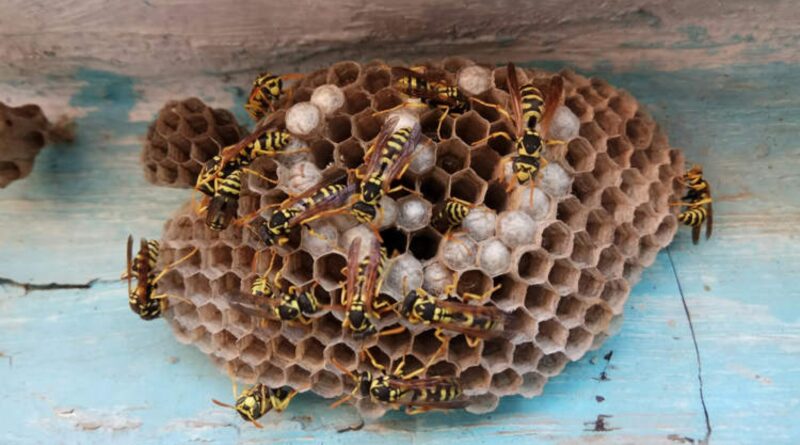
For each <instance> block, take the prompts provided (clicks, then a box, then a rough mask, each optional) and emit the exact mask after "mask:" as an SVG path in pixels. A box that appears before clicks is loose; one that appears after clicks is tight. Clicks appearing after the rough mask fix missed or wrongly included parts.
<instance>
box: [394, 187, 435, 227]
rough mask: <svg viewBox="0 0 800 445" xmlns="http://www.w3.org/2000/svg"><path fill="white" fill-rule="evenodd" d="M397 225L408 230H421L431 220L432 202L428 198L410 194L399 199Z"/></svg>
mask: <svg viewBox="0 0 800 445" xmlns="http://www.w3.org/2000/svg"><path fill="white" fill-rule="evenodd" d="M397 207H398V215H397V226H398V227H399V228H400V229H403V230H405V231H407V232H413V231H415V230H420V229H422V228H423V227H425V226H427V225H428V224H429V223H430V220H431V204H430V202H428V201H427V200H425V199H423V198H421V197H418V196H415V195H409V196H405V197H403V198H400V199H399V200H398V201H397Z"/></svg>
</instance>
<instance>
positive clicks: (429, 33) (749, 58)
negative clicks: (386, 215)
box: [0, 0, 800, 444]
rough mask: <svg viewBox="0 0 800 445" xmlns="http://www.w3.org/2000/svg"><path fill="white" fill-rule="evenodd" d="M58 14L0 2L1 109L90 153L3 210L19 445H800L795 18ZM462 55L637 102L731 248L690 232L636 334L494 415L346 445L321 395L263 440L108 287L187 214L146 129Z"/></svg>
mask: <svg viewBox="0 0 800 445" xmlns="http://www.w3.org/2000/svg"><path fill="white" fill-rule="evenodd" d="M51 3H55V2H44V1H31V2H23V1H21V0H12V1H8V2H4V3H3V4H0V58H1V59H2V60H3V62H4V64H3V66H2V67H0V100H1V101H4V102H6V103H10V104H12V105H19V104H22V103H27V102H31V101H35V102H38V103H40V104H41V105H42V106H43V107H44V108H45V110H46V111H47V112H48V113H49V115H50V116H51V117H57V116H58V115H60V114H67V115H69V116H71V117H74V118H75V119H76V121H77V124H78V139H77V141H76V143H74V144H72V145H61V146H55V147H52V148H48V149H45V150H44V151H43V152H42V153H41V155H40V156H39V158H38V159H37V162H36V166H35V169H34V171H33V173H32V174H31V176H30V177H28V178H27V179H25V180H23V181H19V182H16V183H13V184H12V185H11V186H9V187H8V188H7V189H4V190H0V283H2V285H0V413H2V415H1V416H0V443H3V444H17V443H48V444H49V443H65V444H72V443H80V444H94V443H97V444H106V443H110V442H112V441H113V442H114V443H131V444H144V443H157V444H177V443H193V442H201V443H203V442H206V443H242V444H251V443H270V444H273V443H299V442H311V443H342V444H352V443H359V442H360V443H370V442H377V441H384V442H386V443H397V442H400V441H403V442H407V443H426V442H429V441H434V440H436V441H442V440H458V441H460V442H462V443H493V444H495V443H497V444H503V443H520V442H524V443H528V444H538V443H559V444H573V443H584V442H589V443H608V444H626V443H629V444H643V443H647V444H659V443H664V444H675V443H700V442H711V443H720V444H729V443H734V444H736V443H742V444H751V443H770V444H782V443H786V444H794V443H798V442H799V441H800V425H798V423H797V418H798V415H797V412H798V404H800V306H799V305H798V298H800V284H798V277H800V240H798V233H800V232H798V229H797V226H798V223H800V195H798V190H799V189H798V186H799V185H800V142H798V137H797V134H798V130H800V113H798V110H800V65H799V64H798V63H799V62H798V60H797V59H798V57H800V53H798V52H797V50H796V48H797V43H798V40H799V38H798V36H800V32H799V30H798V26H800V20H798V18H800V6H796V4H795V3H794V2H792V1H789V0H774V1H766V2H745V1H739V0H736V1H726V2H719V3H718V2H697V1H674V2H661V1H655V0H652V1H647V0H640V1H621V0H618V1H617V0H614V1H608V2H588V1H583V0H581V1H576V2H571V3H570V6H559V3H560V2H556V1H543V2H535V3H534V2H522V1H499V0H496V1H489V2H467V3H466V4H468V5H469V7H468V8H465V7H464V3H459V5H460V6H458V7H456V5H453V6H448V4H447V3H446V2H435V3H434V2H431V3H427V2H422V1H417V0H412V1H409V2H396V3H395V2H391V3H390V2H388V1H385V0H380V1H373V2H362V1H358V0H348V1H339V2H330V3H325V4H324V5H325V6H318V5H316V6H315V5H314V4H312V2H303V1H301V2H293V4H292V7H293V8H295V9H292V10H286V9H285V8H283V7H281V4H279V3H276V2H267V3H260V2H254V1H243V2H237V3H236V5H235V6H229V5H227V4H226V6H225V7H223V6H211V4H212V3H211V2H208V1H201V2H198V3H196V4H192V5H190V4H188V3H185V2H178V1H156V0H150V1H148V0H144V1H141V2H121V1H120V2H114V1H100V0H96V1H88V2H78V1H64V2H58V4H51ZM310 11H313V13H312V12H310ZM443 54H463V55H473V56H476V57H477V58H479V59H480V60H481V61H486V62H495V63H504V62H505V61H506V60H507V59H513V60H516V61H518V62H524V63H528V64H532V65H537V66H542V67H545V68H558V67H562V66H574V67H577V68H578V69H579V71H581V72H583V73H585V74H590V75H597V76H600V77H603V78H605V79H607V80H609V81H610V82H611V83H612V84H614V85H616V86H620V87H623V88H625V89H628V90H629V91H631V92H632V93H633V94H634V95H635V96H636V97H637V98H639V99H640V100H641V101H643V102H644V103H645V104H646V105H647V106H648V108H649V110H650V111H651V112H652V114H653V115H654V116H655V117H656V119H657V120H658V121H659V122H660V123H661V125H662V126H663V127H664V128H665V129H666V130H667V133H668V134H669V135H670V138H671V141H672V143H673V144H674V145H676V146H679V147H684V148H685V150H686V154H687V158H688V159H690V160H691V161H694V162H700V163H702V164H704V166H705V168H706V173H707V175H708V177H709V178H710V180H711V182H712V185H713V186H714V191H715V196H716V198H717V202H716V204H715V211H716V215H717V216H716V218H715V220H716V227H715V237H714V238H713V239H712V240H711V241H710V242H708V243H703V244H701V245H700V246H696V247H695V246H692V245H691V242H690V240H689V238H688V234H687V233H686V231H681V232H680V234H679V236H678V237H677V238H676V240H675V241H674V243H673V244H672V245H671V246H670V248H669V252H667V251H664V252H662V253H661V254H659V256H658V260H657V262H656V263H655V265H654V266H653V267H651V268H650V269H648V270H647V271H646V272H645V274H644V275H643V277H642V281H641V282H640V284H639V285H638V286H637V287H636V288H635V289H634V290H633V293H632V296H631V298H630V300H629V302H628V304H627V306H626V312H625V315H626V317H625V321H624V323H623V325H622V326H621V328H620V331H619V333H618V335H616V336H614V337H613V338H612V339H610V340H609V341H608V342H607V343H606V344H605V345H603V347H602V348H601V349H600V350H598V351H595V352H592V353H589V354H588V355H587V356H586V357H585V358H584V359H582V360H581V361H579V362H577V363H573V364H570V365H569V366H568V367H567V368H566V370H565V372H564V373H563V374H562V375H560V376H558V377H557V378H555V379H552V380H551V381H550V382H549V383H548V385H547V386H546V387H545V392H544V394H543V395H542V396H541V397H538V398H536V399H532V400H526V399H523V398H521V397H511V398H506V399H503V401H502V402H501V404H500V407H499V409H498V410H497V411H496V412H495V413H493V414H490V415H483V416H476V415H469V414H463V413H451V414H447V415H445V414H434V415H431V416H415V417H409V416H405V415H403V414H393V415H390V416H388V417H387V418H385V419H383V420H380V421H377V422H372V423H368V424H367V425H365V426H364V427H363V428H362V429H361V430H360V431H356V432H353V431H345V432H341V433H339V432H337V430H344V429H346V428H347V427H349V426H354V425H358V424H359V423H360V419H359V418H358V416H357V414H355V412H354V411H352V410H349V409H346V408H345V409H340V410H335V411H334V410H329V409H327V403H328V401H325V400H323V399H320V398H317V397H314V396H305V395H304V396H300V397H299V398H298V400H297V403H293V404H292V406H291V407H290V409H289V410H288V411H287V412H285V413H283V414H282V415H274V414H271V415H269V416H267V417H266V418H265V419H264V424H265V426H266V428H265V429H264V430H256V429H254V428H252V427H251V426H250V425H246V424H243V423H242V422H241V421H240V420H239V419H238V417H236V416H235V415H234V414H233V413H232V412H229V411H224V410H221V409H219V408H217V407H215V406H213V405H211V403H210V398H211V397H215V398H219V399H227V398H229V397H230V385H229V382H228V380H227V378H226V377H225V376H223V375H220V374H219V373H218V372H216V370H214V369H213V368H212V366H211V365H210V363H209V362H208V361H207V360H206V359H205V357H204V356H203V355H202V354H201V353H200V352H198V351H197V350H195V349H194V348H192V347H187V346H182V345H179V344H178V343H177V342H175V341H174V339H173V338H172V335H171V333H170V331H169V328H168V327H167V326H166V324H165V323H164V322H163V321H155V322H150V323H145V322H142V321H140V320H138V319H137V318H136V317H135V316H133V315H132V314H131V313H130V312H129V309H128V307H127V303H126V301H125V289H124V286H123V284H122V283H120V282H118V281H116V280H115V278H116V277H118V276H119V273H120V272H121V270H122V269H123V267H124V264H123V263H124V240H125V237H126V236H127V234H128V233H135V234H136V235H139V236H147V237H156V238H157V237H159V236H160V233H161V226H162V224H163V221H164V220H165V219H166V218H167V217H168V216H169V215H170V214H171V213H172V212H173V211H174V210H175V209H176V208H177V206H178V205H179V204H180V203H181V202H182V201H183V200H184V199H186V197H187V196H188V192H187V191H184V190H173V189H161V188H155V187H152V186H150V185H148V184H147V183H145V181H144V179H143V177H142V174H141V167H140V166H139V164H138V156H139V149H140V146H141V138H142V136H143V134H144V132H145V131H146V123H147V121H149V120H150V119H152V117H153V115H154V113H155V111H156V110H157V109H158V107H159V106H160V105H161V104H162V103H163V102H164V101H166V100H167V99H169V98H177V97H184V96H187V95H197V96H200V97H201V98H203V99H204V100H205V101H207V102H209V103H212V104H214V105H216V106H224V107H229V108H231V109H233V110H235V111H236V113H237V115H238V116H240V117H241V118H242V121H243V122H244V121H245V120H244V113H243V112H242V111H241V102H242V97H241V93H242V88H246V87H247V84H248V82H249V80H250V78H251V77H252V75H253V74H254V72H255V71H256V70H257V69H259V68H262V67H265V66H267V65H270V66H271V67H277V68H278V69H311V68H315V67H319V66H322V65H323V64H325V63H327V62H329V61H332V60H338V59H340V58H356V59H358V60H364V59H368V58H371V57H376V56H380V57H383V58H385V59H390V60H393V59H397V58H399V59H403V60H414V59H417V58H420V57H424V56H436V55H443ZM50 283H54V284H53V285H49V284H50ZM70 287H71V288H70ZM612 352H613V353H612ZM604 357H608V359H605V358H604Z"/></svg>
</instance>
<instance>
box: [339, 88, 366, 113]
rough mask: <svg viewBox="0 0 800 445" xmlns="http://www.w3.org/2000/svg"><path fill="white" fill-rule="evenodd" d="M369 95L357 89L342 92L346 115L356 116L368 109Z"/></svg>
mask: <svg viewBox="0 0 800 445" xmlns="http://www.w3.org/2000/svg"><path fill="white" fill-rule="evenodd" d="M369 105H370V99H369V95H368V94H367V93H365V92H364V91H363V90H361V89H358V88H348V89H346V90H344V110H345V112H346V113H347V114H356V113H359V112H361V111H362V110H364V109H365V108H367V107H369Z"/></svg>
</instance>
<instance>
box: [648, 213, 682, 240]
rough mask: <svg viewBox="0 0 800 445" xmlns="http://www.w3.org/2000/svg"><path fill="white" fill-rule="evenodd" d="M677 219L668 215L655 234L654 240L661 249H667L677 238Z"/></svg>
mask: <svg viewBox="0 0 800 445" xmlns="http://www.w3.org/2000/svg"><path fill="white" fill-rule="evenodd" d="M677 221H678V220H677V219H676V218H675V217H674V216H673V215H667V216H665V217H664V219H662V220H661V224H659V225H658V228H657V229H656V233H654V234H653V240H654V241H655V243H656V244H658V245H659V246H660V247H666V246H667V245H668V244H669V243H670V242H672V238H673V237H674V236H675V231H676V230H677V228H678V223H677Z"/></svg>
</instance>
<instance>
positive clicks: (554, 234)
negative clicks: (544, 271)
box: [542, 221, 572, 258]
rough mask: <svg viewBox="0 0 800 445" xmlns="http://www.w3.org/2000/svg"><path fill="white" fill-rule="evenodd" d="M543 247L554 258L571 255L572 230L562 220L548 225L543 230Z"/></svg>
mask: <svg viewBox="0 0 800 445" xmlns="http://www.w3.org/2000/svg"><path fill="white" fill-rule="evenodd" d="M542 248H544V249H545V250H547V251H548V252H550V255H551V256H552V257H554V258H558V257H563V256H566V255H569V253H570V252H571V251H572V232H571V231H570V230H569V227H568V226H567V225H566V224H564V223H563V222H561V221H556V222H554V223H553V224H550V225H549V226H547V228H545V229H544V231H543V232H542Z"/></svg>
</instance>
